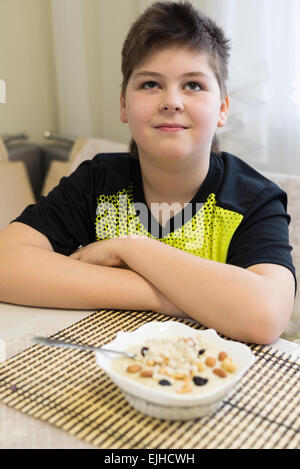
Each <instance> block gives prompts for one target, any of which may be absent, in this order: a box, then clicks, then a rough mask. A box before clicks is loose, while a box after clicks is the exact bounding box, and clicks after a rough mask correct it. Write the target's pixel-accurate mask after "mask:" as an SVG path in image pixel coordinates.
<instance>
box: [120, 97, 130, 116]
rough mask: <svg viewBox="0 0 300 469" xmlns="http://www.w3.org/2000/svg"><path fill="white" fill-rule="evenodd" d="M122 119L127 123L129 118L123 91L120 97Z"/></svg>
mask: <svg viewBox="0 0 300 469" xmlns="http://www.w3.org/2000/svg"><path fill="white" fill-rule="evenodd" d="M120 119H121V122H123V124H127V122H128V120H127V115H126V101H125V97H124V96H123V94H122V93H121V97H120Z"/></svg>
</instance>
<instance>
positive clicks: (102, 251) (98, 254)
mask: <svg viewBox="0 0 300 469" xmlns="http://www.w3.org/2000/svg"><path fill="white" fill-rule="evenodd" d="M118 241H119V239H118V238H114V239H107V240H105V241H97V242H95V243H91V244H88V245H87V246H85V247H83V248H80V249H78V250H77V251H74V252H73V254H71V255H70V257H71V258H72V259H77V260H78V261H82V262H86V263H87V264H96V265H102V266H105V267H123V268H124V267H127V265H126V264H125V262H124V261H123V260H122V259H121V257H120V255H119V251H120V249H119V248H120V244H119V242H118Z"/></svg>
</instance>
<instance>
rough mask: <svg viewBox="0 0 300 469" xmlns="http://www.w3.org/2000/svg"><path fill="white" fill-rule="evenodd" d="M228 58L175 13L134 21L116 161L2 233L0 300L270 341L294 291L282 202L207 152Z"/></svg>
mask: <svg viewBox="0 0 300 469" xmlns="http://www.w3.org/2000/svg"><path fill="white" fill-rule="evenodd" d="M228 56H229V45H228V41H227V40H226V39H225V37H224V34H223V32H222V30H221V29H220V28H218V27H217V26H216V25H215V24H214V23H213V22H212V21H211V20H210V19H208V18H206V17H204V16H202V15H201V14H200V13H199V12H197V11H196V10H195V9H194V8H193V7H192V5H191V4H190V3H189V2H185V3H175V2H158V3H155V4H154V5H153V6H151V7H150V8H148V10H146V12H144V14H143V15H141V16H140V18H138V20H137V21H136V22H135V23H134V24H133V26H132V27H131V30H130V31H129V34H128V36H127V38H126V41H125V43H124V46H123V52H122V58H123V61H122V72H123V85H122V92H121V99H120V109H121V121H122V122H124V123H128V125H129V127H130V130H131V133H132V137H133V139H132V141H131V144H130V154H127V153H126V154H109V155H97V156H96V157H95V158H94V159H93V160H92V161H91V162H84V163H83V164H82V165H81V166H80V167H79V168H78V170H77V171H76V172H75V173H73V174H72V175H71V176H70V177H69V178H63V179H62V180H61V182H60V184H59V186H58V187H57V188H55V189H54V190H53V191H51V192H50V194H49V195H48V197H47V198H41V200H40V202H39V203H38V204H37V205H35V206H30V207H28V208H27V209H26V210H25V211H24V212H23V214H22V215H21V216H20V217H19V218H17V220H16V221H14V223H12V224H11V225H10V226H8V227H7V228H6V229H5V230H3V232H2V233H1V234H0V263H1V270H0V272H1V273H0V277H1V278H0V300H1V301H5V302H13V303H22V304H27V305H38V306H47V307H60V308H80V309H90V308H91V309H95V308H115V309H138V310H154V311H158V312H161V313H165V314H171V315H177V316H189V317H192V318H194V319H195V320H197V321H199V322H200V323H202V324H204V325H205V326H207V327H212V328H214V329H216V330H217V331H218V332H220V333H222V334H225V335H227V336H229V337H232V338H234V339H237V340H242V341H246V342H256V343H270V342H272V341H274V340H275V339H276V338H277V337H278V336H279V335H280V334H281V333H282V332H283V330H284V329H285V327H286V324H287V322H288V320H289V317H290V315H291V311H292V307H293V299H294V293H295V281H294V276H295V270H294V266H293V262H292V259H291V254H290V251H291V247H290V246H289V241H288V223H289V216H288V215H287V213H286V204H287V201H286V194H285V193H284V192H283V191H282V190H281V189H279V188H278V187H277V186H276V185H275V184H273V183H272V182H271V181H269V180H267V179H266V178H264V177H263V176H261V175H260V174H259V173H257V172H256V171H255V170H254V169H252V168H251V167H250V166H248V165H247V164H245V163H244V162H243V161H242V160H240V159H239V158H237V157H235V156H233V155H230V154H227V153H220V152H219V151H218V146H217V139H216V137H215V132H216V128H217V127H222V126H223V125H225V123H226V120H227V116H228V108H229V98H228V95H227V91H226V79H227V62H228ZM128 235H129V236H128ZM99 241H100V242H99Z"/></svg>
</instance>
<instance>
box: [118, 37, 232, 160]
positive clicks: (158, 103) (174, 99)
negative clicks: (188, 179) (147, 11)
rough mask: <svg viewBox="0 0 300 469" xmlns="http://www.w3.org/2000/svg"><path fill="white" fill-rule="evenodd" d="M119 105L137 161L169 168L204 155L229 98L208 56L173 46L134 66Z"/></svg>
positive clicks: (220, 124)
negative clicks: (222, 95) (134, 145)
mask: <svg viewBox="0 0 300 469" xmlns="http://www.w3.org/2000/svg"><path fill="white" fill-rule="evenodd" d="M144 72H145V74H144ZM196 72H200V73H199V74H196ZM120 102H121V121H122V122H124V123H128V125H129V127H130V130H131V133H132V136H133V138H134V140H135V141H136V143H137V146H138V150H139V155H140V157H142V158H143V157H145V158H152V159H155V160H157V161H158V162H159V163H160V164H163V162H166V163H167V164H168V165H169V164H170V163H172V162H173V163H175V162H176V161H177V162H178V161H179V160H180V161H183V160H189V161H192V160H194V161H199V156H204V155H206V156H208V155H209V154H210V148H211V142H212V138H213V136H214V134H215V131H216V128H217V126H219V127H222V126H223V125H224V124H225V123H226V120H227V115H228V106H229V98H228V97H226V98H225V99H224V100H221V97H220V89H219V85H218V81H217V79H216V77H215V74H214V72H213V70H212V68H211V67H210V65H209V63H208V58H207V55H206V54H205V53H199V52H195V51H189V50H188V49H187V48H185V47H177V46H172V47H167V48H164V49H162V50H159V51H156V52H154V53H153V54H152V55H151V56H150V57H149V59H148V60H147V61H146V62H144V63H143V64H142V65H140V66H138V67H136V68H135V69H134V70H133V73H132V75H131V77H130V79H129V82H128V86H127V89H126V96H125V98H124V97H123V96H121V101H120ZM162 124H179V125H180V126H182V127H177V128H173V129H170V128H169V127H161V125H162Z"/></svg>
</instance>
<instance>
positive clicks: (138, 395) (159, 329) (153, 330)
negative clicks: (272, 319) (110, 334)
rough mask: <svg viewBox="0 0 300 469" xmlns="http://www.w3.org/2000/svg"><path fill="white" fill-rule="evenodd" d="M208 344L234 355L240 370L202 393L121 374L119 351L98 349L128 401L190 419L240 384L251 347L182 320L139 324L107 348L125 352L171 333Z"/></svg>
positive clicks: (102, 364) (145, 410)
mask: <svg viewBox="0 0 300 469" xmlns="http://www.w3.org/2000/svg"><path fill="white" fill-rule="evenodd" d="M199 335H200V337H201V339H202V340H203V341H204V342H206V343H207V344H211V345H212V346H215V347H217V348H218V349H219V350H220V351H221V350H222V351H225V352H227V354H228V355H229V356H230V357H231V358H232V360H233V362H234V363H235V365H236V367H237V371H236V372H235V373H234V375H232V377H231V379H230V380H228V381H226V382H224V384H223V383H222V384H221V385H220V386H218V387H217V388H216V389H211V390H208V391H206V392H205V391H204V392H201V394H199V395H197V394H193V395H190V396H189V395H187V394H172V393H168V392H163V391H160V390H159V389H158V390H157V389H153V388H150V387H147V386H146V385H144V384H141V383H139V382H136V381H134V380H132V379H130V378H126V377H125V376H122V375H120V374H118V373H117V372H116V371H115V370H113V369H112V360H113V359H114V358H116V354H114V353H110V352H103V351H99V352H96V361H97V363H98V365H99V366H100V367H101V368H102V369H103V370H104V371H105V372H106V373H107V374H108V375H109V376H110V378H111V379H112V381H113V382H114V383H115V384H116V385H117V386H119V388H120V389H121V391H122V392H123V394H124V396H125V397H126V399H127V400H128V402H129V403H130V404H131V405H132V406H133V407H134V408H136V409H137V410H139V411H141V412H143V413H145V414H147V415H150V416H152V417H157V418H160V419H164V420H165V419H172V420H190V419H195V418H198V417H202V416H203V415H207V414H211V413H212V412H214V411H215V410H216V409H217V407H218V406H219V405H220V404H221V402H222V399H224V397H225V396H226V395H227V394H228V393H229V391H230V390H231V389H232V388H233V387H234V386H235V385H236V384H237V382H238V381H239V380H240V379H241V377H242V376H243V375H244V373H245V372H246V371H247V370H248V369H249V368H250V366H251V365H252V364H253V363H254V361H255V356H254V354H253V353H252V352H251V350H250V348H249V347H247V346H246V345H245V344H241V343H240V342H235V341H230V340H225V339H222V338H221V337H220V336H219V335H218V334H217V333H216V331H215V330H214V329H206V330H204V331H199V330H197V329H194V328H192V327H189V326H186V325H185V324H181V323H179V322H174V321H166V322H157V321H153V322H150V323H147V324H144V325H143V326H141V327H139V328H138V329H136V330H135V331H133V332H123V331H120V332H118V333H117V336H116V338H115V340H114V341H113V342H111V343H110V344H108V345H105V348H106V349H109V348H111V349H116V350H121V351H125V350H127V349H128V348H129V347H131V346H134V345H139V344H143V343H144V342H145V341H146V340H147V339H153V338H158V337H159V338H160V339H162V338H167V337H171V336H173V337H174V336H180V337H195V336H199Z"/></svg>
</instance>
